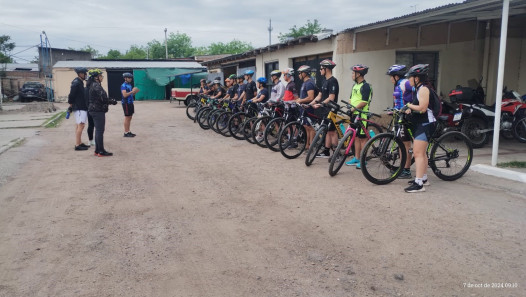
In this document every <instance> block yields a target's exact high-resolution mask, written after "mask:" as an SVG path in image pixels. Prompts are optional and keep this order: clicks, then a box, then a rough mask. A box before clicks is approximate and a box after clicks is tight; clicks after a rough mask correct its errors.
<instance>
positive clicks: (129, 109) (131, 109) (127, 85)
mask: <svg viewBox="0 0 526 297" xmlns="http://www.w3.org/2000/svg"><path fill="white" fill-rule="evenodd" d="M122 77H123V78H124V83H123V84H122V85H121V93H122V100H121V103H122V109H123V110H124V137H135V136H136V134H134V133H132V132H131V131H130V125H131V120H132V117H133V114H134V113H135V106H134V105H133V101H135V98H134V95H135V94H137V93H138V92H139V89H138V88H133V87H132V85H131V82H132V80H133V74H131V73H129V72H126V73H124V74H123V75H122Z"/></svg>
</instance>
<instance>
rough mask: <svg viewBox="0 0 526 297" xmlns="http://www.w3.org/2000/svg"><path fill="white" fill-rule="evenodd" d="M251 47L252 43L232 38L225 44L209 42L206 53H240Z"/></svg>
mask: <svg viewBox="0 0 526 297" xmlns="http://www.w3.org/2000/svg"><path fill="white" fill-rule="evenodd" d="M252 49H254V47H253V46H252V44H250V43H247V42H243V41H239V40H236V39H234V40H232V41H230V42H229V43H226V44H224V43H222V42H217V43H212V44H210V46H209V47H208V54H209V55H220V54H240V53H244V52H247V51H249V50H252Z"/></svg>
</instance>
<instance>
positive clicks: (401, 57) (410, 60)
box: [396, 52, 438, 90]
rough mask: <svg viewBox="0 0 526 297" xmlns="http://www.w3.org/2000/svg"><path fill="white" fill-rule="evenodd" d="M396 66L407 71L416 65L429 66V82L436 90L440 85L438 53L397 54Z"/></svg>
mask: <svg viewBox="0 0 526 297" xmlns="http://www.w3.org/2000/svg"><path fill="white" fill-rule="evenodd" d="M396 64H401V65H406V66H407V69H409V68H411V66H413V65H416V64H429V82H430V83H431V85H433V87H434V88H435V90H436V87H437V85H438V52H396Z"/></svg>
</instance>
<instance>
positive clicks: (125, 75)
mask: <svg viewBox="0 0 526 297" xmlns="http://www.w3.org/2000/svg"><path fill="white" fill-rule="evenodd" d="M122 77H123V78H126V77H129V78H133V74H131V73H129V72H125V73H123V74H122Z"/></svg>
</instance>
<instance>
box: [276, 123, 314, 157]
mask: <svg viewBox="0 0 526 297" xmlns="http://www.w3.org/2000/svg"><path fill="white" fill-rule="evenodd" d="M278 139H279V144H278V146H279V151H280V152H281V154H282V155H283V157H285V158H287V159H295V158H297V157H299V156H300V155H301V154H302V153H303V151H304V150H305V146H306V145H307V131H306V130H305V127H303V125H302V124H300V123H298V122H292V123H288V124H287V125H285V127H283V130H281V132H280V133H279V136H278Z"/></svg>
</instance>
